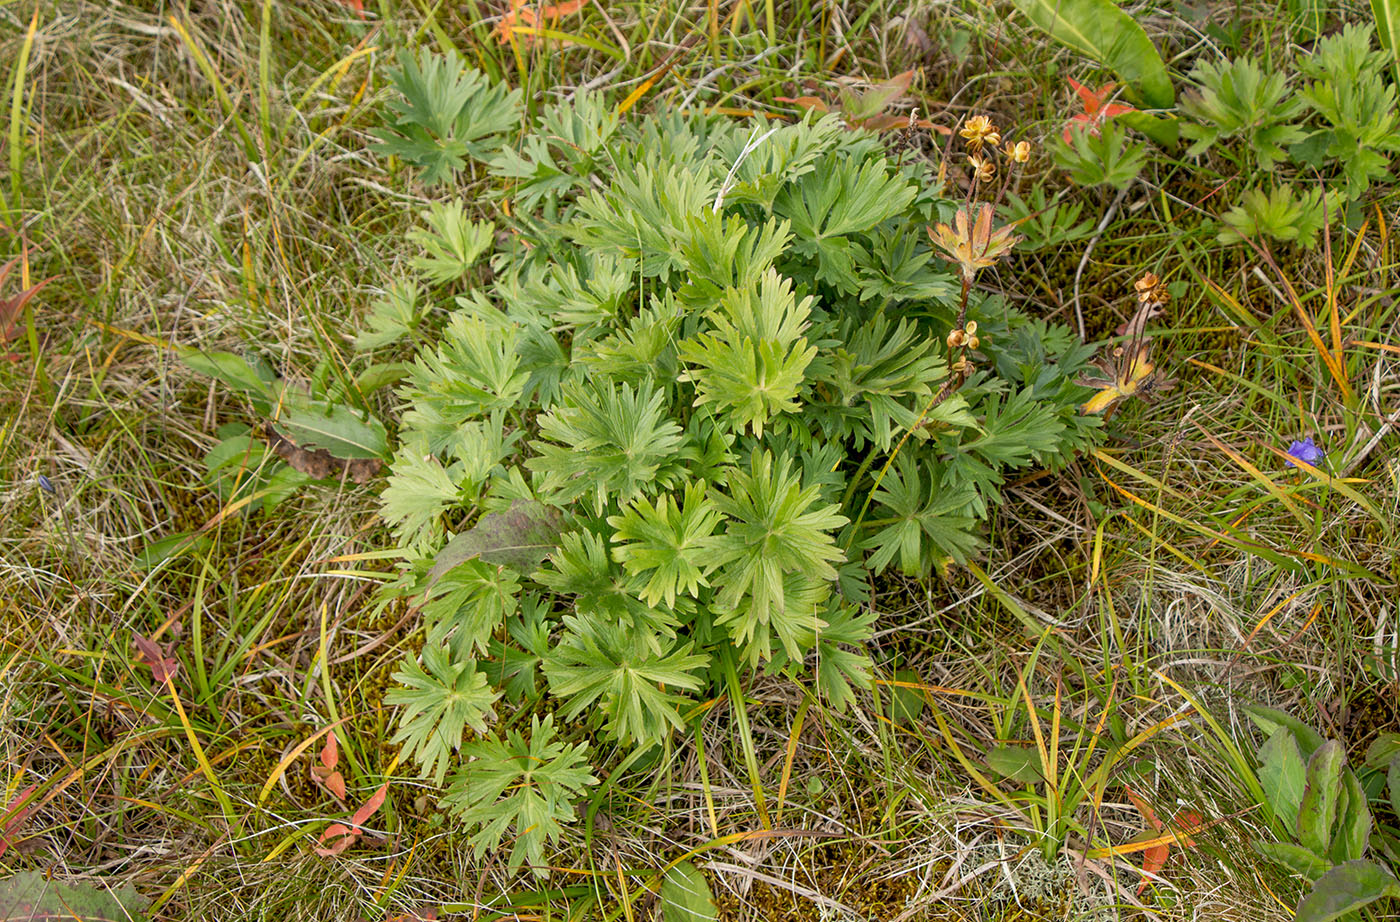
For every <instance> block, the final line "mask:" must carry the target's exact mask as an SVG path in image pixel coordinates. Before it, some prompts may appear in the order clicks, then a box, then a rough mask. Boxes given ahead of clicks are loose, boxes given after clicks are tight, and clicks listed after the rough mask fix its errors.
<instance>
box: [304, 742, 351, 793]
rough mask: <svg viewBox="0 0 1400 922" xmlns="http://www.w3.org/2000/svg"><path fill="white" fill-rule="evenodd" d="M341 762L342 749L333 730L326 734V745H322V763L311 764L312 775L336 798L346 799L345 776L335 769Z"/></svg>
mask: <svg viewBox="0 0 1400 922" xmlns="http://www.w3.org/2000/svg"><path fill="white" fill-rule="evenodd" d="M339 763H340V749H339V746H338V744H337V743H336V739H335V731H334V730H332V731H331V732H330V733H329V734H327V736H326V745H325V746H323V747H321V764H320V765H313V766H311V777H313V778H315V779H316V780H317V781H318V782H320V783H321V784H322V785H324V786H325V788H326V790H328V791H330V792H331V793H332V794H334V795H335V799H336V800H340V801H343V800H345V776H344V775H342V774H341V773H340V772H338V771H336V770H335V767H336V765H338V764H339Z"/></svg>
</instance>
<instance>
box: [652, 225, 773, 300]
mask: <svg viewBox="0 0 1400 922" xmlns="http://www.w3.org/2000/svg"><path fill="white" fill-rule="evenodd" d="M688 229H689V231H690V234H689V237H688V239H687V240H686V241H685V243H684V244H682V246H681V260H682V261H683V263H684V264H685V271H686V280H685V283H684V284H683V285H681V287H680V288H679V289H678V290H677V296H678V297H679V298H680V300H681V301H682V302H683V303H685V304H688V305H693V306H696V307H710V306H711V305H713V304H715V303H717V302H718V301H720V299H721V298H723V297H724V296H725V293H726V292H727V291H729V290H731V289H736V290H740V291H747V290H751V289H752V288H753V286H755V285H757V284H758V282H759V280H760V278H762V277H763V275H764V273H765V271H766V270H768V269H769V268H770V267H771V266H772V265H773V262H774V261H775V260H776V259H777V258H778V257H779V256H781V255H782V254H783V251H784V250H785V249H786V248H787V245H788V243H789V242H790V241H791V240H792V234H791V232H790V231H789V229H788V224H787V222H786V221H781V222H780V221H778V220H777V219H774V218H770V219H769V220H768V221H767V222H766V223H764V224H763V225H762V226H758V225H751V224H749V223H748V222H747V221H745V220H744V219H743V218H741V217H740V216H738V215H726V214H724V213H723V212H716V211H714V210H712V209H706V210H703V211H701V212H700V214H699V215H697V216H695V217H693V218H691V219H690V222H689V224H688Z"/></svg>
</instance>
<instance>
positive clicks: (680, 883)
mask: <svg viewBox="0 0 1400 922" xmlns="http://www.w3.org/2000/svg"><path fill="white" fill-rule="evenodd" d="M718 918H719V910H718V909H717V908H716V907H715V900H714V896H713V895H711V893H710V883H709V881H707V880H706V879H705V874H704V872H703V871H701V870H700V869H699V868H697V867H696V866H695V865H693V864H691V863H690V862H689V861H682V862H681V863H680V864H678V865H676V866H675V867H673V868H671V869H670V870H669V871H667V872H666V875H665V876H664V877H663V878H662V879H661V919H662V922H715V920H717V919H718Z"/></svg>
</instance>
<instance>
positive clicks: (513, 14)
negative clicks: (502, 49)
mask: <svg viewBox="0 0 1400 922" xmlns="http://www.w3.org/2000/svg"><path fill="white" fill-rule="evenodd" d="M587 3H588V0H565V2H563V3H555V4H552V5H550V6H542V7H539V8H538V9H536V8H535V7H534V6H532V5H530V4H527V3H525V2H524V0H510V11H509V12H507V13H506V14H505V15H504V16H502V17H501V21H500V22H499V23H497V24H496V40H497V41H498V42H500V43H501V44H505V43H506V42H509V41H510V40H511V38H512V37H514V35H515V34H516V33H517V32H520V30H522V29H537V28H539V27H540V26H541V24H545V23H556V22H558V21H559V20H560V19H562V18H563V17H565V16H568V15H571V14H573V13H577V12H578V11H579V10H581V9H583V7H584V5H585V4H587ZM521 35H522V37H523V38H524V39H525V41H526V42H527V43H529V42H531V41H533V40H534V38H535V36H534V35H533V34H531V33H528V32H521Z"/></svg>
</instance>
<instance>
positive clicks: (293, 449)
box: [259, 423, 383, 483]
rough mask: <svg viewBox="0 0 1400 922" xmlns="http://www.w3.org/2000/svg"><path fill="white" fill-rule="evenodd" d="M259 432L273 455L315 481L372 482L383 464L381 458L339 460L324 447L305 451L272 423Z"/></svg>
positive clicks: (305, 449) (263, 426) (266, 424)
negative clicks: (343, 479) (347, 480)
mask: <svg viewBox="0 0 1400 922" xmlns="http://www.w3.org/2000/svg"><path fill="white" fill-rule="evenodd" d="M259 431H260V432H261V433H262V437H263V438H265V439H267V446H268V447H269V448H271V449H272V452H273V454H275V455H277V457H279V458H281V459H282V460H283V461H286V462H287V463H288V464H290V465H291V466H292V468H293V469H295V470H298V471H301V472H302V473H303V474H305V475H306V476H308V477H311V478H313V479H315V480H327V479H336V480H339V479H340V478H341V476H342V475H343V476H344V477H346V478H347V479H349V480H350V481H352V482H354V483H369V482H370V481H371V480H373V479H374V475H375V474H378V473H379V468H380V467H381V466H382V465H383V462H381V461H380V460H379V459H378V458H352V459H347V458H337V457H335V456H334V455H332V454H331V453H330V452H328V451H326V450H325V449H324V448H318V449H316V450H314V451H313V450H311V449H307V448H302V447H301V446H300V445H298V444H297V443H296V442H294V441H292V440H291V439H289V438H287V437H286V436H285V435H283V434H282V433H280V432H278V431H277V430H276V429H274V428H273V426H272V424H271V423H263V425H262V426H261V428H260V430H259Z"/></svg>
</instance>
